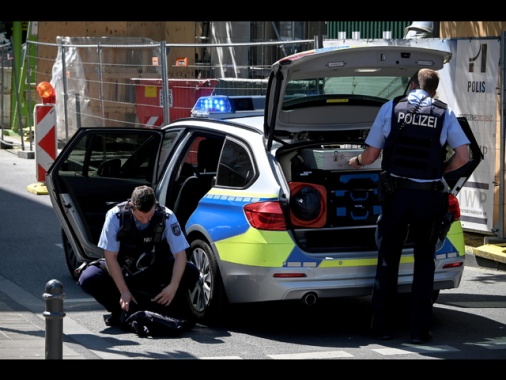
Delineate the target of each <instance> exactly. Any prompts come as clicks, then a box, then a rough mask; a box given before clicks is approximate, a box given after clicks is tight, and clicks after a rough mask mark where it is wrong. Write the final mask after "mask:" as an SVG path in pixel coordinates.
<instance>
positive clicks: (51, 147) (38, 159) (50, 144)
mask: <svg viewBox="0 0 506 380" xmlns="http://www.w3.org/2000/svg"><path fill="white" fill-rule="evenodd" d="M34 119H35V141H36V145H35V163H36V168H37V170H36V171H37V181H39V182H44V181H45V179H46V173H47V170H48V169H49V167H50V166H51V165H52V164H53V162H54V160H55V159H56V154H57V153H56V152H57V142H56V109H55V105H54V104H36V105H35V109H34Z"/></svg>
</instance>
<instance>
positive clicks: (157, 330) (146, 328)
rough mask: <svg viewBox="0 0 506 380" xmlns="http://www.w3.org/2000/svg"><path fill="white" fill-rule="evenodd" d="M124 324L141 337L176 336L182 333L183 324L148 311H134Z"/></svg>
mask: <svg viewBox="0 0 506 380" xmlns="http://www.w3.org/2000/svg"><path fill="white" fill-rule="evenodd" d="M126 323H127V324H128V326H129V327H130V329H131V330H132V331H133V332H135V333H136V334H137V335H139V336H141V337H147V336H176V335H179V334H180V333H181V332H183V331H184V322H183V321H181V320H180V319H177V318H173V317H169V316H166V315H162V314H158V313H155V312H153V311H148V310H140V311H136V312H135V313H133V314H131V315H130V316H129V317H128V318H127V320H126Z"/></svg>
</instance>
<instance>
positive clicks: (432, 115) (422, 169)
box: [382, 97, 447, 179]
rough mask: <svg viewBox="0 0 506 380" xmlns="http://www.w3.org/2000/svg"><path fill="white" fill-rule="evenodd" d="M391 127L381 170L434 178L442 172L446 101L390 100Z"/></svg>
mask: <svg viewBox="0 0 506 380" xmlns="http://www.w3.org/2000/svg"><path fill="white" fill-rule="evenodd" d="M392 108H393V111H392V129H391V131H390V134H389V135H388V137H387V139H386V142H385V147H384V149H383V158H382V169H383V170H387V171H389V172H390V173H392V174H396V175H398V176H401V177H408V178H419V179H434V178H441V177H442V175H443V169H444V161H445V159H446V149H445V147H442V146H441V143H440V136H441V131H442V129H443V121H444V117H445V110H446V108H447V106H446V104H445V103H443V102H441V101H439V100H434V101H433V102H432V105H430V106H422V105H416V104H410V103H409V102H408V99H407V97H402V98H401V97H398V98H396V99H394V104H393V107H392Z"/></svg>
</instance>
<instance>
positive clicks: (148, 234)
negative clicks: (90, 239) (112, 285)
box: [116, 201, 171, 271]
mask: <svg viewBox="0 0 506 380" xmlns="http://www.w3.org/2000/svg"><path fill="white" fill-rule="evenodd" d="M118 206H119V208H120V211H119V212H118V213H117V214H116V216H117V217H118V218H119V220H120V229H119V231H118V235H117V237H116V238H117V240H118V241H120V243H121V244H120V250H119V253H118V261H119V263H120V265H122V266H125V265H126V266H127V267H131V266H134V267H135V268H133V267H132V268H130V269H131V270H132V271H137V270H139V269H140V270H143V269H141V268H144V269H145V268H147V267H149V266H150V265H151V264H152V263H153V262H154V259H155V254H156V255H159V254H170V253H171V251H170V247H169V244H168V242H167V240H166V239H165V240H162V237H163V232H164V230H165V220H166V219H167V218H168V215H166V213H165V211H164V209H163V207H161V206H160V205H159V204H156V206H155V213H154V214H153V217H152V218H151V220H150V222H149V224H148V227H147V228H146V229H144V230H142V231H141V230H139V229H138V228H137V227H136V225H135V219H134V216H133V213H132V207H131V206H130V204H129V201H126V202H123V203H121V204H119V205H118Z"/></svg>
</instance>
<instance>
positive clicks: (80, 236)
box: [46, 128, 163, 273]
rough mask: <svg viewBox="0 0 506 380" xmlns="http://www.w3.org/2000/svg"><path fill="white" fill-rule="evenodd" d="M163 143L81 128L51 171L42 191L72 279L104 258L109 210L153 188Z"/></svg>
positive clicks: (151, 133) (144, 132)
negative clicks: (142, 187)
mask: <svg viewBox="0 0 506 380" xmlns="http://www.w3.org/2000/svg"><path fill="white" fill-rule="evenodd" d="M162 137H163V131H161V130H153V129H139V128H130V129H125V128H121V129H120V128H80V129H79V130H78V131H77V132H76V133H75V134H74V135H73V137H72V138H71V139H70V141H69V142H68V143H67V144H66V145H65V147H64V149H63V150H62V152H61V153H60V154H59V155H58V157H57V158H56V160H55V162H54V163H53V164H52V165H51V167H50V168H49V170H48V171H47V174H46V186H47V188H48V192H49V196H50V198H51V202H52V204H53V207H54V209H55V212H56V214H57V217H58V219H59V221H60V224H61V226H62V238H63V245H64V250H65V255H66V259H67V265H68V267H69V270H70V271H71V273H72V272H73V270H74V269H75V268H77V267H78V266H79V264H80V263H81V262H84V261H92V260H95V259H97V258H100V257H102V256H103V253H102V250H101V249H100V248H98V247H97V243H98V239H99V236H100V232H101V229H102V225H103V222H104V217H105V214H106V212H107V210H109V209H110V208H111V207H112V206H114V205H115V204H117V203H119V202H122V201H124V200H126V199H128V198H129V197H130V195H131V194H132V191H133V189H134V188H135V187H136V186H140V185H149V186H154V182H155V179H156V178H157V174H158V170H159V168H158V157H159V152H160V149H161V145H162V144H161V142H162Z"/></svg>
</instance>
